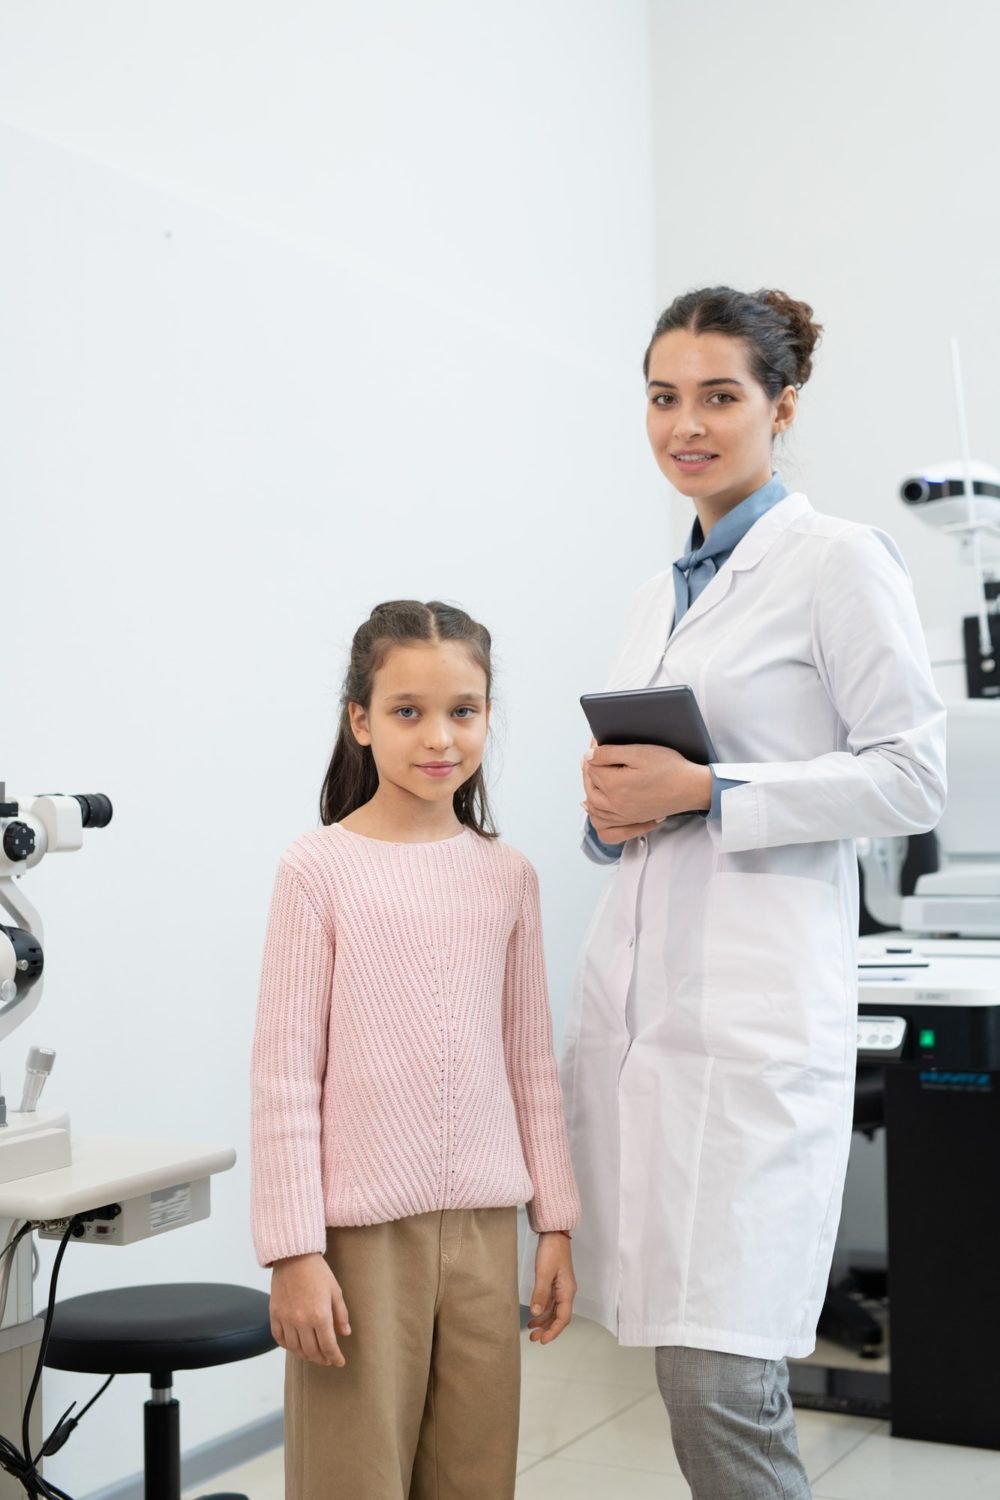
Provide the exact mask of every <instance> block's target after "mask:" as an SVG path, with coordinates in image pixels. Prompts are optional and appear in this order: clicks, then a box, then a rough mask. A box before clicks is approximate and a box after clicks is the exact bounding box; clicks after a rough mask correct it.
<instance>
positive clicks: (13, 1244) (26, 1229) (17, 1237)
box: [0, 1224, 35, 1260]
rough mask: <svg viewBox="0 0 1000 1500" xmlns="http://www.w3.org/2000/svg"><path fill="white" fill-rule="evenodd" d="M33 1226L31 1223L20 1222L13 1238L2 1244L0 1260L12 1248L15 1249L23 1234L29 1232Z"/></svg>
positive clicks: (10, 1251)
mask: <svg viewBox="0 0 1000 1500" xmlns="http://www.w3.org/2000/svg"><path fill="white" fill-rule="evenodd" d="M34 1227H35V1226H34V1225H33V1224H22V1225H21V1227H20V1229H19V1230H18V1231H17V1233H16V1234H15V1236H14V1238H13V1239H12V1240H11V1242H10V1244H9V1245H4V1247H3V1249H2V1250H0V1260H3V1258H4V1256H5V1255H10V1254H11V1253H12V1252H13V1251H14V1250H16V1249H17V1247H18V1245H19V1244H20V1243H21V1241H22V1240H23V1239H24V1236H25V1235H26V1234H30V1233H31V1231H32V1229H33V1228H34Z"/></svg>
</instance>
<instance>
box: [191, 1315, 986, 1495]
mask: <svg viewBox="0 0 1000 1500" xmlns="http://www.w3.org/2000/svg"><path fill="white" fill-rule="evenodd" d="M798 1428H799V1446H800V1448H801V1451H802V1455H803V1458H804V1460H805V1465H806V1468H807V1470H808V1472H809V1477H810V1479H811V1480H812V1482H813V1494H814V1500H944V1497H947V1500H997V1497H1000V1453H994V1452H990V1451H986V1450H984V1449H979V1448H953V1447H949V1446H945V1445H942V1444H938V1443H911V1442H906V1441H903V1440H902V1439H899V1438H892V1437H890V1436H889V1430H888V1427H887V1426H886V1424H885V1423H883V1422H876V1421H872V1420H870V1419H867V1418H865V1419H863V1418H859V1417H837V1416H826V1415H824V1414H821V1413H819V1412H810V1411H803V1412H800V1413H799V1415H798ZM206 1489H209V1490H235V1491H238V1492H239V1491H242V1492H243V1493H244V1494H246V1495H248V1496H249V1497H250V1500H283V1493H284V1492H283V1484H282V1463H281V1452H280V1450H279V1451H276V1452H274V1453H269V1454H267V1455H266V1456H265V1457H263V1458H259V1459H257V1460H256V1461H255V1462H253V1463H250V1464H246V1465H244V1466H243V1467H242V1468H239V1469H233V1470H231V1471H230V1472H229V1473H227V1474H224V1475H220V1476H219V1477H218V1478H217V1479H215V1480H213V1481H212V1482H211V1483H210V1484H208V1485H204V1484H203V1485H201V1486H199V1489H198V1491H193V1492H192V1495H193V1494H195V1493H198V1492H201V1493H204V1492H205V1490H206ZM689 1494H690V1492H689V1490H688V1487H687V1485H686V1484H685V1483H684V1480H683V1479H682V1478H681V1476H680V1471H679V1470H678V1467H677V1461H676V1459H675V1458H674V1454H673V1449H672V1448H671V1446H670V1436H669V1432H668V1429H667V1419H666V1415H665V1413H664V1410H663V1406H662V1403H661V1401H660V1398H659V1395H658V1393H657V1390H656V1382H655V1379H654V1376H653V1363H652V1352H651V1351H650V1350H648V1349H621V1348H619V1347H618V1345H617V1344H616V1343H615V1341H614V1340H613V1339H612V1338H611V1337H610V1335H608V1334H607V1333H605V1332H604V1330H603V1329H601V1328H598V1327H596V1326H595V1325H594V1324H593V1323H587V1322H585V1321H583V1320H582V1319H577V1320H576V1321H575V1322H574V1323H573V1324H572V1325H571V1326H570V1327H569V1328H568V1329H567V1330H566V1332H565V1334H564V1335H563V1337H562V1338H561V1339H559V1340H558V1341H557V1342H556V1343H555V1344H550V1345H549V1346H548V1348H545V1349H541V1348H539V1347H538V1346H537V1345H529V1344H528V1343H527V1342H525V1350H524V1384H523V1395H522V1406H521V1448H520V1462H519V1465H518V1481H517V1497H518V1500H686V1497H688V1496H689ZM720 1500H722V1497H720Z"/></svg>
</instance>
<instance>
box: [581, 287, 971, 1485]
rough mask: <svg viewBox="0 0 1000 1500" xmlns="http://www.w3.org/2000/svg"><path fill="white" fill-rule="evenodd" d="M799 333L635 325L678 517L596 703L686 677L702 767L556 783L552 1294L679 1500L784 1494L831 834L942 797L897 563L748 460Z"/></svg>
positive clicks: (834, 853)
mask: <svg viewBox="0 0 1000 1500" xmlns="http://www.w3.org/2000/svg"><path fill="white" fill-rule="evenodd" d="M811 314H812V310H811V308H809V307H807V306H806V305H805V304H804V303H800V302H794V301H792V300H791V299H789V298H787V297H785V296H784V295H783V294H782V293H780V292H759V293H756V294H754V295H748V294H745V293H740V292H734V291H732V290H730V289H729V288H713V289H709V290H706V291H702V292H694V293H690V294H688V295H686V296H683V297H680V298H678V299H677V301H675V302H674V303H673V304H672V306H671V307H670V308H668V309H667V311H666V312H665V313H664V314H663V316H662V317H661V318H660V320H659V322H658V323H657V325H656V329H655V331H654V334H653V338H652V341H651V343H650V346H649V349H648V351H647V354H646V361H645V374H646V380H647V399H648V419H647V427H648V433H649V439H650V443H651V445H652V448H653V453H654V455H655V457H656V460H657V463H658V464H659V466H660V468H661V469H662V471H663V473H664V474H665V475H666V477H667V479H668V480H669V481H670V483H671V484H672V485H673V486H674V487H675V489H677V490H679V491H680V492H681V493H682V494H683V495H686V496H688V497H689V498H690V499H691V500H692V501H693V502H694V510H695V515H696V519H695V522H694V527H693V531H692V536H691V541H690V545H689V547H688V550H687V552H686V554H685V556H684V557H683V558H681V559H680V560H679V562H678V564H676V565H675V566H674V567H673V568H672V569H667V570H666V571H665V572H663V573H660V574H658V575H657V576H656V577H655V578H653V579H652V580H651V581H650V582H649V583H648V584H647V585H646V586H645V588H643V589H642V591H641V592H640V594H639V596H638V599H637V601H636V604H635V607H634V609H633V612H632V615H631V618H630V620H629V622H628V625H627V628H626V631H625V645H624V649H623V651H622V653H621V656H620V658H619V660H618V662H617V665H616V667H615V669H614V673H613V676H612V679H611V682H610V686H611V687H613V688H640V687H647V686H650V685H657V684H669V683H689V684H690V685H691V686H692V688H693V689H694V692H695V695H696V697H697V700H698V703H699V704H700V706H701V709H702V713H703V715H704V717H705V720H706V722H707V724H708V728H709V730H710V733H711V735H712V739H713V741H714V744H715V747H716V751H717V753H718V755H719V757H720V761H719V764H717V765H715V766H713V767H711V768H708V767H704V766H697V765H694V764H692V763H691V762H689V761H686V760H684V759H683V758H682V757H681V756H680V755H678V754H676V753H674V752H672V751H670V750H666V749H660V748H658V747H652V746H645V747H643V746H636V747H626V748H624V749H622V748H620V747H619V748H614V749H612V748H610V747H608V748H598V749H596V750H592V751H591V752H590V758H589V759H588V760H586V761H585V763H584V781H585V790H586V803H585V805H586V809H587V812H588V815H589V823H588V831H587V843H586V847H587V850H588V852H589V853H591V855H592V856H593V857H595V858H598V859H600V860H605V861H607V862H609V863H612V862H613V863H614V864H615V866H616V868H615V870H614V873H613V874H612V875H611V877H610V881H609V885H608V889H607V891H606V893H605V895H604V897H603V899H602V900H601V902H600V905H599V908H598V911H597V913H596V915H595V918H594V921H593V924H592V926H591V929H590V933H589V935H588V939H587V942H586V947H585V951H584V954H583V957H582V960H581V965H580V970H579V975H578V979H577V983H576V989H575V995H574V1004H573V1008H572V1012H571V1017H570V1021H569V1030H568V1039H567V1051H566V1056H565V1062H564V1071H563V1082H564V1090H565V1097H566V1107H567V1113H568V1118H569V1124H570V1132H571V1140H572V1145H573V1156H574V1164H575V1168H576V1173H577V1179H578V1182H579V1184H580V1190H581V1194H582V1196H583V1203H584V1215H583V1223H582V1227H581V1228H580V1229H579V1230H578V1231H577V1233H576V1236H575V1239H576V1244H575V1246H574V1260H575V1265H576V1273H577V1277H578V1280H579V1286H580V1292H579V1296H578V1298H577V1304H576V1305H577V1308H578V1310H579V1311H581V1312H582V1313H583V1314H584V1315H586V1316H589V1317H592V1318H594V1319H596V1320H597V1321H599V1322H601V1323H603V1324H604V1325H605V1326H606V1327H608V1328H610V1329H611V1330H612V1331H613V1332H614V1333H615V1334H616V1335H617V1336H618V1338H619V1340H620V1341H621V1342H622V1343H623V1344H639V1345H651V1346H654V1347H655V1348H656V1351H657V1353H656V1365H657V1375H658V1379H659V1383H660V1389H661V1391H662V1393H663V1397H664V1400H665V1402H666V1405H667V1409H668V1411H669V1414H670V1418H671V1430H672V1433H673V1439H674V1446H675V1448H676V1451H677V1455H678V1459H679V1462H680V1465H681V1468H682V1470H683V1472H684V1474H685V1476H686V1478H687V1480H688V1483H689V1484H690V1486H691V1489H692V1492H693V1495H694V1497H695V1500H728V1497H730V1496H734V1497H735V1496H739V1497H741V1500H742V1497H746V1500H751V1497H753V1500H757V1497H772V1496H775V1497H777V1496H781V1497H784V1500H803V1497H806V1496H808V1495H809V1486H808V1481H807V1479H806V1476H805V1471H804V1470H803V1468H802V1465H801V1461H800V1460H799V1457H798V1450H797V1444H796V1439H795V1426H794V1419H793V1417H792V1413H791V1408H790V1404H789V1400H788V1394H787V1378H788V1376H787V1367H786V1364H785V1357H786V1356H788V1355H792V1356H802V1355H806V1354H808V1353H809V1352H810V1351H811V1350H812V1348H813V1347H814V1343H815V1330H816V1321H817V1318H818V1315H819V1311H820V1308H821V1306H822V1302H823V1297H824V1292H825V1288H826V1283H827V1276H828V1273H829V1268H830V1262H831V1257H832V1252H833V1245H834V1238H835V1235H836V1230H837V1222H838V1217H839V1213H840V1200H841V1193H842V1188H843V1180H844V1172H845V1166H846V1161H847V1152H848V1144H849V1140H850V1132H851V1119H852V1101H853V1088H854V1067H855V1035H856V1032H855V1020H856V1014H857V992H856V934H857V928H858V909H857V902H858V896H857V885H858V882H857V866H856V857H855V847H854V840H855V839H856V838H858V837H870V836H887V835H901V834H911V833H917V832H920V831H923V830H925V829H929V828H931V827H933V825H934V824H935V823H936V821H937V819H938V817H939V815H940V813H941V809H942V806H943V799H944V710H943V707H942V704H941V702H940V699H939V698H938V695H937V693H936V691H935V689H934V686H933V682H932V679H931V672H930V666H929V663H928V659H927V654H926V650H925V646H924V640H923V635H922V631H921V627H920V622H919V619H918V617H917V611H916V608H915V605H914V600H913V594H912V590H911V587H910V582H909V578H908V575H907V573H906V569H905V566H904V564H903V561H902V558H901V557H900V554H899V552H898V550H897V549H896V546H895V545H894V543H893V542H892V540H891V539H890V538H889V537H888V536H887V535H885V533H884V532H881V531H876V530H874V529H872V528H869V527H867V526H862V525H858V524H856V523H853V522H849V521H844V520H840V519H838V518H836V517H834V516H828V515H821V514H819V513H817V512H816V511H814V510H813V508H812V506H811V505H810V504H809V501H808V500H807V499H806V497H805V495H803V494H799V493H794V494H789V493H788V492H787V491H786V490H785V487H784V485H783V483H782V480H781V478H780V476H779V475H777V474H775V473H774V472H773V466H772V445H773V443H774V440H775V438H776V436H777V435H778V434H779V433H782V432H785V431H786V430H787V429H788V428H789V427H790V426H791V425H792V422H793V421H794V418H795V410H796V401H797V392H798V390H799V388H800V387H801V386H802V384H803V383H804V382H805V380H806V379H807V378H808V375H809V372H810V368H811V355H812V350H813V347H814V345H815V343H816V340H817V337H818V334H819V331H820V330H819V329H818V328H817V326H816V325H815V324H814V323H813V322H812V316H811ZM844 441H845V447H848V446H849V444H850V434H849V433H846V434H845V439H844Z"/></svg>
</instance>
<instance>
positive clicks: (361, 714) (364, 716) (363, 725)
mask: <svg viewBox="0 0 1000 1500" xmlns="http://www.w3.org/2000/svg"><path fill="white" fill-rule="evenodd" d="M347 712H348V714H349V715H350V719H351V733H352V734H353V735H354V738H355V739H356V740H357V742H358V744H359V745H370V744H371V742H372V733H371V730H370V729H369V727H368V710H367V709H366V708H364V707H363V706H362V705H361V704H360V703H349V704H348V705H347Z"/></svg>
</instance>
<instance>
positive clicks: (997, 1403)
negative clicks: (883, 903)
mask: <svg viewBox="0 0 1000 1500" xmlns="http://www.w3.org/2000/svg"><path fill="white" fill-rule="evenodd" d="M998 956H1000V955H998ZM861 993H862V997H863V996H864V989H862V991H861ZM944 1001H945V997H944V996H942V1002H944ZM859 1014H860V1015H861V1016H876V1015H877V1016H885V1015H889V1014H891V1015H895V1016H902V1017H903V1018H904V1019H905V1020H906V1022H907V1028H906V1038H905V1042H904V1046H903V1051H902V1055H901V1056H899V1057H893V1058H886V1059H885V1060H884V1068H885V1124H886V1197H887V1202H886V1208H887V1218H888V1262H889V1270H888V1286H889V1358H890V1373H889V1374H888V1375H886V1374H883V1373H880V1372H876V1371H866V1370H864V1369H858V1368H851V1369H834V1368H826V1367H822V1366H817V1365H808V1364H796V1365H793V1366H792V1374H791V1388H792V1395H793V1399H794V1400H795V1402H796V1404H797V1405H799V1406H804V1407H814V1408H819V1409H822V1410H828V1411H842V1412H852V1413H857V1414H863V1415H870V1416H880V1417H887V1418H888V1419H889V1420H890V1422H891V1424H892V1432H893V1435H894V1436H896V1437H905V1438H916V1439H919V1440H923V1441H926V1442H939V1443H958V1444H963V1445H967V1446H970V1447H979V1448H996V1449H1000V1371H998V1354H1000V990H998V993H997V1003H996V1005H992V1004H988V1005H984V1004H968V1005H963V1004H962V1002H961V999H960V997H958V996H954V997H948V999H947V1003H941V1004H940V1005H937V1004H927V1003H920V1004H917V1003H915V1002H914V1001H913V999H912V994H911V995H907V993H906V991H905V990H904V989H902V988H901V989H900V990H899V991H898V992H896V993H895V994H893V995H892V997H891V998H888V997H887V996H886V995H885V994H882V995H880V996H879V998H878V999H877V1000H874V999H873V1001H872V1003H867V1002H866V1001H865V1000H864V999H862V1003H861V1005H860V1006H859ZM865 1061H875V1059H874V1058H870V1059H869V1058H866V1059H865Z"/></svg>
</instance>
